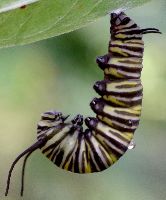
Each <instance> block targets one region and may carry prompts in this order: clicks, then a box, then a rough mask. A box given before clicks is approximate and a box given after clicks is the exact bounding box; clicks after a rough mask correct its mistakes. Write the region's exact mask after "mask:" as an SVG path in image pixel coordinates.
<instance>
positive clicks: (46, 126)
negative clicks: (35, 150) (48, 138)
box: [37, 111, 69, 139]
mask: <svg viewBox="0 0 166 200" xmlns="http://www.w3.org/2000/svg"><path fill="white" fill-rule="evenodd" d="M68 117H69V115H67V116H63V114H62V113H61V112H57V111H47V112H44V113H42V115H41V120H40V121H39V122H38V124H37V138H38V139H39V138H41V137H42V136H44V135H45V134H46V133H47V134H48V131H51V130H53V129H55V127H57V125H60V124H63V123H64V122H65V120H66V119H67V118H68Z"/></svg>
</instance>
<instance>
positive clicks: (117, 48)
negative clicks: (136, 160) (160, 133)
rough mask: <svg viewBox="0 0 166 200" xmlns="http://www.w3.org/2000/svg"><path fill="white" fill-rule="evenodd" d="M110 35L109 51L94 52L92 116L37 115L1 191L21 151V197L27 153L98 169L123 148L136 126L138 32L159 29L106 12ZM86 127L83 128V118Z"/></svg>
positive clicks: (74, 167) (68, 166)
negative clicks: (31, 138)
mask: <svg viewBox="0 0 166 200" xmlns="http://www.w3.org/2000/svg"><path fill="white" fill-rule="evenodd" d="M110 33H111V39H110V42H109V48H108V53H107V54H106V55H104V56H99V57H97V60H96V61H97V63H98V66H99V67H100V68H101V69H102V70H103V72H104V80H101V81H97V82H96V83H95V85H94V89H95V91H96V92H97V93H98V94H99V95H100V98H94V99H93V100H92V102H91V103H90V106H91V108H92V110H93V111H94V112H95V113H96V118H94V117H87V118H86V119H85V120H84V119H83V116H82V115H77V116H76V117H75V118H74V119H73V120H67V118H68V117H69V116H63V115H62V113H61V112H56V111H48V112H45V113H43V114H42V116H41V120H40V121H39V123H38V126H37V142H35V143H34V144H33V145H32V146H30V147H29V148H28V149H26V150H25V151H24V152H22V153H21V154H20V155H18V156H17V158H16V159H15V160H14V162H13V163H12V165H11V168H10V170H9V174H8V179H7V186H6V193H5V195H6V196H7V195H8V191H9V185H10V178H11V174H12V171H13V169H14V166H15V164H16V163H17V162H18V161H19V160H20V158H22V157H23V156H25V158H24V162H23V167H22V179H21V196H22V195H23V191H24V173H25V166H26V162H27V159H28V157H29V156H30V155H31V153H32V152H34V151H35V150H36V149H38V148H40V149H41V151H42V153H43V154H44V155H45V156H47V157H48V158H49V159H50V160H51V161H52V162H53V163H54V164H56V165H57V166H58V167H60V168H62V169H65V170H68V171H71V172H75V173H91V172H100V171H102V170H105V169H106V168H108V167H110V166H111V165H112V164H114V163H115V162H116V161H117V160H118V159H119V158H120V157H121V156H122V155H123V154H124V153H125V152H126V151H127V149H128V147H129V145H130V143H131V141H132V139H133V135H134V132H135V130H136V129H137V127H138V124H139V120H140V115H141V104H142V85H141V80H140V77H141V70H142V58H143V51H144V43H143V40H142V36H143V34H146V33H160V31H159V30H158V29H155V28H147V29H141V28H140V27H139V26H137V24H135V22H133V20H131V19H130V18H129V17H128V16H126V14H125V13H124V12H119V13H116V12H114V13H112V14H111V28H110ZM84 121H85V124H86V125H87V129H86V130H83V127H82V126H83V122H84Z"/></svg>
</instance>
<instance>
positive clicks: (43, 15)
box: [0, 0, 149, 48]
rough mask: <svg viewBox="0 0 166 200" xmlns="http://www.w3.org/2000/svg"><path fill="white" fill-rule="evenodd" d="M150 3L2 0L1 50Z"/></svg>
mask: <svg viewBox="0 0 166 200" xmlns="http://www.w3.org/2000/svg"><path fill="white" fill-rule="evenodd" d="M148 1H149V0H116V1H114V0H102V1H101V0H91V1H89V0H84V1H82V0H63V1H61V0H56V1H55V0H49V1H48V0H5V1H4V0H0V25H1V29H0V47H1V48H2V47H8V46H14V45H18V44H27V43H32V42H34V41H39V40H42V39H46V38H49V37H53V36H57V35H61V34H64V33H67V32H70V31H73V30H76V29H79V28H81V27H83V26H85V25H87V24H88V23H90V22H94V21H95V20H96V19H98V18H99V17H102V16H105V15H106V14H107V13H108V12H110V11H112V10H114V9H117V8H119V7H120V6H121V7H123V6H125V7H126V8H132V7H134V6H138V5H142V4H144V3H145V2H148Z"/></svg>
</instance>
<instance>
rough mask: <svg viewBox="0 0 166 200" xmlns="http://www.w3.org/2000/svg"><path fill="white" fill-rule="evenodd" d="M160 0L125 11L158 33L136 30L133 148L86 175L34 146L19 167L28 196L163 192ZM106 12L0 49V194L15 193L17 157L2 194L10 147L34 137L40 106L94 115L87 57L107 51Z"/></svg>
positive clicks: (165, 112)
mask: <svg viewBox="0 0 166 200" xmlns="http://www.w3.org/2000/svg"><path fill="white" fill-rule="evenodd" d="M165 8H166V3H165V2H164V1H152V2H151V3H148V4H146V5H144V6H142V7H139V8H135V9H132V10H130V11H127V14H128V15H129V16H131V18H133V19H134V20H135V21H136V22H137V23H138V24H139V25H140V26H141V27H156V28H159V29H160V30H161V31H162V32H163V35H154V34H151V35H150V34H149V35H146V36H145V37H144V40H145V56H144V69H143V72H142V82H143V85H144V99H143V112H142V118H141V123H140V126H139V128H138V130H137V131H136V134H135V141H136V144H137V146H136V148H135V149H134V150H132V151H128V152H127V153H126V154H125V155H124V156H123V157H122V158H121V159H120V161H119V162H117V163H116V164H115V165H114V166H112V167H111V168H109V169H108V170H106V171H104V172H102V173H97V174H88V175H78V174H72V173H69V172H66V171H63V170H61V169H59V168H57V167H56V166H55V165H53V164H52V163H51V162H50V161H49V160H48V159H47V158H45V157H44V156H43V155H42V154H41V153H40V151H37V152H35V153H34V154H33V155H32V157H31V159H30V160H29V163H28V165H27V170H26V177H25V178H26V185H25V194H24V197H23V198H22V199H25V200H29V199H35V200H38V199H40V200H46V199H49V200H53V199H57V200H60V199H62V200H65V199H68V200H78V199H79V200H106V199H113V200H129V199H134V200H156V199H160V200H165V199H166V190H165V185H166V168H165V165H166V155H165V151H166V147H165V140H166V131H165V130H166V104H165V103H164V102H165V96H166V78H165V77H166V67H165V65H166V59H165V51H166V45H165V44H166V36H165V32H166V24H165ZM108 39H109V18H108V16H107V17H104V18H103V19H101V20H99V21H97V22H96V23H94V24H91V25H89V26H88V27H86V28H83V29H80V30H78V31H75V32H72V33H70V34H65V35H62V36H59V37H57V38H54V39H49V40H47V41H42V42H38V43H35V44H33V45H28V46H24V47H15V48H9V49H1V50H0V60H1V63H0V65H1V66H0V70H1V71H0V91H1V98H0V110H1V115H0V122H1V123H0V125H1V140H0V145H1V151H0V159H1V160H0V161H1V165H0V169H1V170H0V177H1V178H0V196H1V199H10V200H18V199H19V190H20V172H21V162H20V164H18V165H17V166H16V168H15V170H14V173H13V176H12V182H11V190H10V193H9V197H7V198H5V197H4V196H3V194H4V190H5V184H6V178H7V173H8V169H9V167H10V165H11V162H12V161H13V160H14V158H15V157H16V155H18V154H19V153H20V152H21V151H23V150H24V149H25V148H26V147H28V146H30V144H32V143H33V142H34V141H35V140H36V123H37V121H38V120H39V118H40V114H41V113H42V112H43V111H46V110H49V109H56V110H60V111H63V112H64V113H66V114H72V115H75V114H77V113H82V114H84V116H87V115H94V114H93V113H92V111H91V110H90V107H89V102H90V100H91V99H92V98H93V97H94V96H96V94H95V92H94V91H93V89H92V85H93V84H94V82H95V81H96V80H101V79H102V78H103V73H102V71H101V70H100V69H99V68H98V67H97V65H96V64H95V57H96V56H97V55H103V54H105V53H106V52H107V44H108Z"/></svg>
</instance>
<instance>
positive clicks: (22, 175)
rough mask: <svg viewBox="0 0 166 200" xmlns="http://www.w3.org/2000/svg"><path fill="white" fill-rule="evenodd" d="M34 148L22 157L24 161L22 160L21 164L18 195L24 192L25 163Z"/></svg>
mask: <svg viewBox="0 0 166 200" xmlns="http://www.w3.org/2000/svg"><path fill="white" fill-rule="evenodd" d="M35 150H36V149H34V150H33V151H30V152H29V153H28V154H27V155H26V157H25V158H24V162H23V166H22V173H21V191H20V196H23V193H24V182H25V181H24V179H25V167H26V163H27V159H28V158H29V156H30V155H31V154H32V153H33V152H34V151H35Z"/></svg>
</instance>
